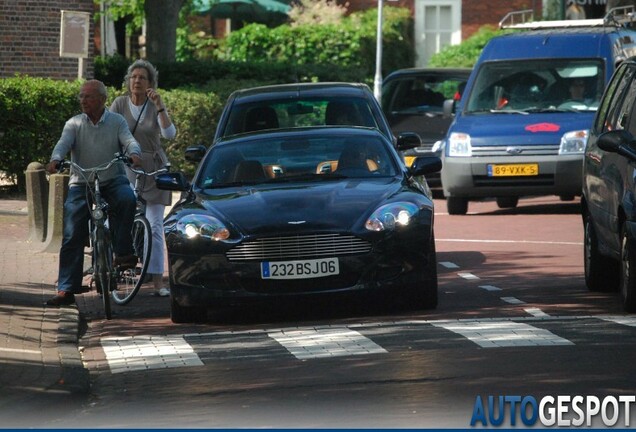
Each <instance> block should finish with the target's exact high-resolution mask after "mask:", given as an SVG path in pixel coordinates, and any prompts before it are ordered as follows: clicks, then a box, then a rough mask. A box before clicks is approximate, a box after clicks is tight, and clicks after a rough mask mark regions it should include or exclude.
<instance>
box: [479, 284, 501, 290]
mask: <svg viewBox="0 0 636 432" xmlns="http://www.w3.org/2000/svg"><path fill="white" fill-rule="evenodd" d="M479 288H481V289H485V290H486V291H501V288H498V287H496V286H494V285H479Z"/></svg>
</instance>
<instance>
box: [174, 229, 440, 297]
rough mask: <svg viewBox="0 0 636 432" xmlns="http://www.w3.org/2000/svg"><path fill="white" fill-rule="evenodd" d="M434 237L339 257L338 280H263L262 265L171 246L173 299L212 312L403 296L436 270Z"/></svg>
mask: <svg viewBox="0 0 636 432" xmlns="http://www.w3.org/2000/svg"><path fill="white" fill-rule="evenodd" d="M430 232H431V231H430V229H429V230H422V232H421V233H420V234H418V235H412V232H411V231H409V235H395V236H392V238H391V239H389V240H388V241H381V242H377V243H374V244H373V247H372V249H371V251H370V252H368V253H364V254H357V255H347V256H338V259H339V266H340V272H339V274H338V275H332V276H325V277H318V278H308V279H262V278H261V265H260V263H261V261H260V260H246V261H236V260H229V259H228V257H227V255H226V254H225V253H219V252H214V251H213V250H208V251H207V252H205V251H204V250H202V249H201V248H197V249H194V248H193V249H192V251H191V252H190V251H187V250H185V249H184V248H183V247H179V248H177V249H179V250H178V251H177V250H175V249H176V248H172V250H171V247H170V244H168V262H169V275H170V286H171V295H172V297H173V299H174V300H175V301H176V302H177V303H178V304H180V305H181V306H199V307H200V306H205V307H211V306H221V305H234V304H237V305H238V304H245V303H251V302H258V301H266V300H273V299H277V298H293V297H299V296H312V295H316V296H321V295H329V294H345V293H353V292H381V291H385V290H394V291H399V290H401V289H404V288H406V287H407V286H412V285H413V284H415V283H417V282H418V281H420V280H422V276H423V274H426V269H427V268H428V267H427V266H428V265H437V264H436V263H429V262H427V260H428V259H429V256H430V254H429V248H430V246H431V245H430V238H431V235H430ZM167 240H168V241H169V239H167ZM180 244H183V243H182V242H181V243H180ZM334 256H337V255H334Z"/></svg>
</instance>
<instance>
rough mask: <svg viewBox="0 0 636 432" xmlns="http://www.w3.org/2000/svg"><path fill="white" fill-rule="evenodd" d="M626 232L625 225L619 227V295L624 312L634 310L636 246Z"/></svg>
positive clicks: (635, 300) (635, 304)
mask: <svg viewBox="0 0 636 432" xmlns="http://www.w3.org/2000/svg"><path fill="white" fill-rule="evenodd" d="M635 241H636V240H634V239H630V238H629V235H628V234H627V229H626V228H625V225H623V228H622V229H621V278H620V296H621V302H622V303H623V309H625V311H626V312H636V248H635V247H634V242H635Z"/></svg>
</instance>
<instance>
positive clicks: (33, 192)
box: [25, 162, 49, 243]
mask: <svg viewBox="0 0 636 432" xmlns="http://www.w3.org/2000/svg"><path fill="white" fill-rule="evenodd" d="M25 176H26V193H27V211H28V220H29V238H28V241H29V242H34V243H41V242H43V241H44V240H45V239H46V223H47V210H48V209H47V200H48V194H49V185H48V183H47V182H46V171H45V170H44V165H42V164H41V163H40V162H31V163H30V164H29V166H27V169H26V171H25Z"/></svg>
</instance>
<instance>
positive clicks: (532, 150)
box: [472, 145, 559, 157]
mask: <svg viewBox="0 0 636 432" xmlns="http://www.w3.org/2000/svg"><path fill="white" fill-rule="evenodd" d="M513 148H514V149H520V150H521V152H520V153H511V152H509V151H508V149H513ZM472 150H473V157H493V156H558V154H559V146H558V145H537V146H515V145H504V146H475V147H473V149H472Z"/></svg>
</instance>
